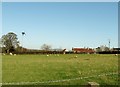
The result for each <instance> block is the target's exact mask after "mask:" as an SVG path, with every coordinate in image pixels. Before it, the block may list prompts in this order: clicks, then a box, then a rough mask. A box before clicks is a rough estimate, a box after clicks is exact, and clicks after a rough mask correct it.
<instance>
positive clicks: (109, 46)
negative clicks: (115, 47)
mask: <svg viewBox="0 0 120 87" xmlns="http://www.w3.org/2000/svg"><path fill="white" fill-rule="evenodd" d="M108 46H109V50H110V39H109V40H108Z"/></svg>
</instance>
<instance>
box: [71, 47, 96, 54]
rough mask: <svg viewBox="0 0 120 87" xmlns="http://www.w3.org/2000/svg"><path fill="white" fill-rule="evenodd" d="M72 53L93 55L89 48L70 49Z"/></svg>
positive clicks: (92, 50)
mask: <svg viewBox="0 0 120 87" xmlns="http://www.w3.org/2000/svg"><path fill="white" fill-rule="evenodd" d="M72 51H73V52H74V53H88V54H91V53H95V51H94V49H91V48H72Z"/></svg>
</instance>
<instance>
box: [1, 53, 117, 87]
mask: <svg viewBox="0 0 120 87" xmlns="http://www.w3.org/2000/svg"><path fill="white" fill-rule="evenodd" d="M75 56H77V58H74V57H75ZM117 72H118V56H115V55H112V54H111V55H106V54H104V55H102V54H101V55H100V54H66V55H62V54H61V55H59V56H58V55H50V56H46V55H16V56H10V55H5V56H2V78H3V79H2V81H3V83H21V84H22V82H26V83H23V84H32V85H85V84H87V83H88V82H97V83H99V84H100V85H117V84H118V74H117Z"/></svg>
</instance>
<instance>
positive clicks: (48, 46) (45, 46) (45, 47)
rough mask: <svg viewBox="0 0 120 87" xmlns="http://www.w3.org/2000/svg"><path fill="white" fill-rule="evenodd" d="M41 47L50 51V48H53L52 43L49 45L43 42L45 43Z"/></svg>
mask: <svg viewBox="0 0 120 87" xmlns="http://www.w3.org/2000/svg"><path fill="white" fill-rule="evenodd" d="M41 49H42V50H45V51H49V50H50V49H51V46H50V45H47V44H43V45H42V46H41Z"/></svg>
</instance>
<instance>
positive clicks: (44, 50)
mask: <svg viewBox="0 0 120 87" xmlns="http://www.w3.org/2000/svg"><path fill="white" fill-rule="evenodd" d="M19 44H20V42H19V41H18V38H17V35H16V34H15V33H13V32H9V33H7V34H6V35H3V36H2V37H1V38H0V51H1V52H2V53H7V54H9V53H18V54H23V53H24V54H29V53H32V54H34V53H35V54H36V53H37V54H38V53H41V54H58V53H59V54H63V53H64V52H65V51H64V49H61V50H52V47H51V46H50V45H47V44H43V45H42V46H41V50H32V49H27V48H23V47H22V46H20V45H19ZM95 51H96V53H117V50H114V49H113V50H111V49H110V48H108V47H107V46H103V45H102V46H100V47H98V48H96V50H95ZM119 51H120V50H119ZM66 53H73V52H72V51H69V52H66Z"/></svg>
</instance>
